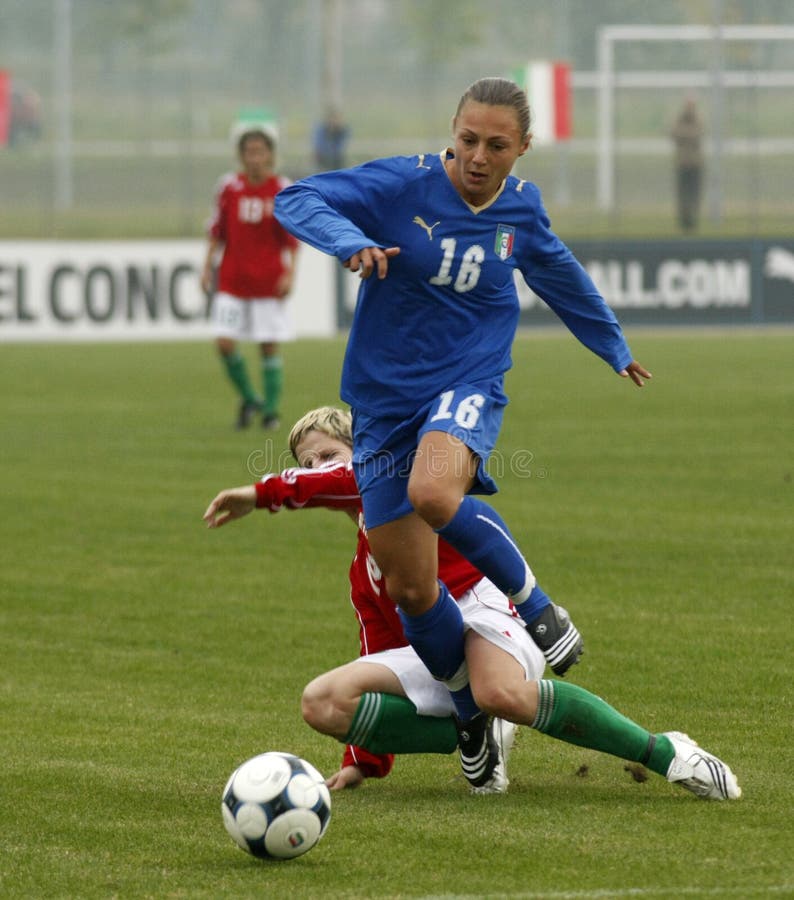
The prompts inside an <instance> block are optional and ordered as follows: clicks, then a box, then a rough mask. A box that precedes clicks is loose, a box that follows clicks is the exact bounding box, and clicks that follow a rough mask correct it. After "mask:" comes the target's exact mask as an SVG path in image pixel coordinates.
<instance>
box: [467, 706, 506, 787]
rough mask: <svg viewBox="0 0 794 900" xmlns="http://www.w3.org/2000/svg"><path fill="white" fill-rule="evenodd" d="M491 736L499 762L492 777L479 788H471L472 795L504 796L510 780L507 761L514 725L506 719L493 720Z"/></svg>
mask: <svg viewBox="0 0 794 900" xmlns="http://www.w3.org/2000/svg"><path fill="white" fill-rule="evenodd" d="M492 731H493V736H494V739H495V741H496V746H497V748H498V750H499V762H497V764H496V768H495V769H494V772H493V775H492V776H491V777H490V779H489V780H488V781H486V782H485V784H483V785H481V786H480V787H473V786H472V787H471V788H469V790H470V791H471V793H472V794H504V793H506V791H507V786H508V785H509V784H510V780H509V779H508V777H507V760H508V759H509V757H510V751H511V750H512V749H513V740H514V739H515V736H516V725H514V724H513V722H508V721H507V719H494V720H493V725H492Z"/></svg>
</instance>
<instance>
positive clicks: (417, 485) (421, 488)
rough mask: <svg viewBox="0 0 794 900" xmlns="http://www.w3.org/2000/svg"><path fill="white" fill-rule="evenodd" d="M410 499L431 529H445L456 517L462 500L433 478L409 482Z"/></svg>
mask: <svg viewBox="0 0 794 900" xmlns="http://www.w3.org/2000/svg"><path fill="white" fill-rule="evenodd" d="M408 499H409V500H410V501H411V506H413V508H414V510H415V512H416V513H417V515H419V516H420V517H421V518H422V519H424V520H425V522H427V524H428V525H429V526H430V527H431V528H435V529H438V528H443V527H444V526H445V525H446V524H447V523H448V522H449V521H450V519H451V518H452V517H453V516H454V515H455V513H456V511H457V508H458V505H459V503H460V498H459V497H458V496H457V494H454V493H452V492H451V491H450V490H449V489H448V488H447V487H445V486H444V484H443V483H442V482H441V481H440V480H438V479H437V480H433V479H432V478H431V477H427V476H425V477H423V478H418V479H415V480H414V479H411V480H410V481H409V482H408Z"/></svg>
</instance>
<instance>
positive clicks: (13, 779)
mask: <svg viewBox="0 0 794 900" xmlns="http://www.w3.org/2000/svg"><path fill="white" fill-rule="evenodd" d="M629 338H630V341H631V344H632V348H633V350H634V352H635V354H636V356H637V357H638V358H639V359H640V360H642V362H643V363H645V364H646V365H647V366H648V367H649V368H650V369H651V370H652V371H653V372H654V375H655V378H654V380H653V382H652V383H651V384H650V385H649V387H648V388H647V389H645V390H642V391H639V390H636V389H635V388H633V387H632V386H631V385H630V384H628V383H627V382H624V381H622V380H620V379H618V378H617V377H616V376H614V375H613V374H611V373H610V371H609V369H608V368H607V367H605V366H604V365H603V364H602V363H600V362H599V361H598V360H597V359H596V358H595V357H592V356H591V355H590V354H588V353H587V352H586V351H585V350H583V349H582V348H581V347H579V346H577V345H576V344H575V342H574V340H573V339H572V338H570V337H569V336H567V335H563V334H558V333H548V334H544V335H540V336H526V337H524V336H522V337H520V338H519V339H518V341H517V343H516V348H515V359H516V365H515V369H514V370H513V372H512V373H511V375H510V377H509V384H508V390H509V393H510V395H511V398H512V403H511V405H510V407H509V408H508V411H507V415H506V420H505V427H504V429H503V433H502V437H501V441H500V444H499V448H498V454H497V455H496V458H495V463H496V464H497V468H496V469H495V470H493V471H495V474H496V475H497V477H498V480H499V482H500V485H501V488H502V490H501V492H500V493H499V494H498V495H497V497H496V498H495V500H494V503H495V505H496V506H497V507H498V508H499V509H500V511H501V512H502V513H503V514H504V515H505V517H506V518H507V521H508V522H509V523H510V524H511V527H512V529H513V531H514V533H515V534H516V536H517V537H518V538H519V539H520V542H521V543H522V545H523V547H524V548H525V550H526V552H527V555H528V556H529V558H530V561H531V562H532V564H533V568H534V569H535V571H536V573H537V574H538V576H539V579H540V581H541V584H543V585H544V587H545V588H546V590H547V591H548V592H549V593H550V594H551V595H552V596H554V597H555V598H556V599H557V600H558V601H559V602H562V603H564V604H565V605H567V606H568V607H569V608H570V609H571V611H572V612H573V613H574V615H575V619H576V622H577V624H578V626H579V628H580V630H581V631H582V633H583V634H584V636H585V643H586V655H585V657H584V660H583V663H582V664H581V665H580V666H578V667H577V668H576V669H575V670H574V671H573V673H572V674H571V676H570V677H571V680H573V681H575V682H576V683H578V684H581V685H583V686H584V687H587V688H588V689H590V690H592V691H594V692H595V693H598V694H600V695H601V696H603V697H604V698H606V699H607V700H609V701H610V702H611V703H612V704H613V705H614V706H616V707H617V708H618V709H620V710H621V711H622V712H624V713H626V714H627V715H629V716H631V717H632V718H634V719H636V720H638V721H639V722H641V723H642V724H644V725H645V726H647V727H649V728H651V729H652V730H669V729H679V730H685V731H688V732H689V733H690V734H691V735H692V736H693V737H695V738H697V739H699V740H700V741H701V742H702V743H703V745H704V746H705V747H707V748H708V749H711V750H713V751H714V752H715V753H717V754H718V755H720V756H722V757H723V758H725V759H726V761H728V762H729V763H730V764H731V766H732V767H733V768H734V770H735V772H736V773H737V775H738V777H739V781H740V783H741V784H742V787H743V789H744V797H743V799H742V800H741V801H739V802H737V803H731V804H726V803H722V804H718V803H713V804H710V803H704V802H700V801H697V800H696V799H695V798H694V797H693V796H692V795H690V794H688V793H686V792H685V791H682V790H680V789H677V788H675V787H673V786H672V785H669V784H667V783H666V782H665V781H664V780H662V779H660V778H657V777H656V776H653V775H651V776H650V778H649V780H648V781H646V782H644V783H637V782H635V781H634V780H633V778H632V777H631V775H630V773H628V772H627V771H626V770H625V769H624V763H623V762H622V761H620V760H618V759H615V758H612V757H607V756H601V755H598V754H596V753H593V752H591V751H585V750H581V749H578V748H576V747H573V746H570V745H566V744H561V743H558V742H555V741H552V740H551V739H548V738H546V737H543V736H541V735H539V734H537V733H534V732H531V731H530V730H529V729H526V728H524V729H521V731H520V732H519V735H518V738H517V742H516V747H515V750H514V753H513V757H512V759H511V782H512V783H511V787H510V792H509V793H508V794H507V795H506V796H491V797H472V796H470V795H469V794H468V793H467V790H466V786H465V783H464V782H463V781H462V778H461V776H460V775H459V774H458V763H457V759H456V756H455V755H451V756H448V757H446V756H434V757H430V756H425V757H412V758H408V757H405V758H402V759H399V760H398V761H397V765H396V767H395V771H394V772H393V774H392V775H391V776H390V777H389V778H388V779H386V780H385V781H383V782H369V783H367V784H366V785H365V786H364V787H363V788H362V789H360V790H358V791H353V792H349V793H344V794H342V795H339V794H335V795H334V797H333V801H334V805H333V815H332V821H331V824H330V827H329V830H328V833H327V835H326V837H325V838H324V840H323V842H322V843H321V844H320V845H319V846H318V847H317V848H316V849H315V850H313V851H312V852H310V853H309V854H308V855H307V856H305V857H302V858H300V859H298V860H295V861H293V862H288V863H280V864H267V863H263V862H260V861H258V860H255V859H254V858H252V857H249V856H247V855H246V854H244V853H242V852H240V850H238V849H237V848H236V847H235V845H234V844H233V843H232V841H231V840H230V838H229V837H228V835H227V834H226V832H225V830H224V828H223V825H222V822H221V815H220V794H221V790H222V788H223V785H224V783H225V781H226V778H227V776H228V774H229V773H230V772H231V771H232V769H233V768H234V767H235V766H236V765H238V764H239V763H240V762H241V761H243V760H244V759H246V758H248V757H249V756H252V755H254V754H256V753H258V752H261V751H264V750H268V749H281V750H289V751H292V752H294V753H297V754H300V755H303V756H305V757H307V758H308V759H309V760H311V761H312V762H313V763H314V764H315V765H317V766H318V767H319V768H320V769H321V771H323V772H324V773H326V774H330V772H332V771H333V770H334V768H335V767H336V766H337V764H338V761H339V757H340V749H341V748H340V746H339V745H337V744H335V743H334V742H333V741H331V740H329V739H326V738H323V737H321V736H320V735H316V734H314V733H313V732H312V731H311V730H310V729H309V728H308V727H307V726H305V725H304V724H303V722H302V720H301V717H300V710H299V697H300V692H301V689H302V687H303V685H304V684H305V683H306V682H307V681H308V680H309V679H310V677H312V676H313V675H315V674H317V673H319V672H320V671H323V670H325V669H326V668H329V667H331V666H334V665H337V664H340V663H342V662H344V661H347V660H348V659H349V658H351V657H352V656H354V655H355V653H356V652H357V629H356V623H355V620H354V617H353V613H352V610H351V609H350V607H349V603H348V600H347V578H346V573H347V566H348V564H349V560H350V557H351V555H352V552H353V547H354V532H353V529H352V527H351V525H350V523H349V521H348V520H347V519H346V517H344V516H341V515H340V514H334V513H330V512H326V511H320V510H317V511H307V512H303V513H282V514H280V515H279V516H276V517H271V516H270V515H268V514H267V513H264V512H261V513H256V514H255V515H253V516H251V517H249V518H248V519H247V520H245V521H243V522H240V523H235V524H233V525H231V526H229V527H228V528H224V529H222V530H221V531H208V530H207V529H206V528H205V526H204V524H203V522H202V520H201V516H202V513H203V511H204V509H205V507H206V505H207V503H208V502H209V500H210V499H211V498H212V497H213V496H214V495H215V493H216V492H217V491H218V490H220V489H221V488H223V487H229V486H233V485H237V484H244V483H248V482H250V481H252V480H254V479H255V477H258V475H259V474H261V473H262V472H263V471H265V470H268V469H271V468H277V467H280V466H282V465H283V464H285V462H286V457H285V456H284V455H283V445H284V442H285V438H286V432H287V427H286V423H287V422H288V421H291V420H292V419H294V418H295V417H297V415H298V414H300V413H302V412H303V411H304V410H305V409H306V408H308V407H309V406H313V405H317V404H320V403H327V402H335V400H336V389H337V375H338V369H339V363H340V360H341V355H342V350H343V342H342V341H341V340H336V341H301V342H298V343H296V344H294V345H290V346H289V347H287V348H286V353H285V358H286V365H287V403H286V408H285V410H284V413H285V416H284V418H285V426H284V427H283V428H282V431H281V432H279V433H277V434H275V435H274V436H272V435H267V434H265V433H263V432H261V431H258V430H251V431H249V432H246V433H237V432H235V431H233V430H232V429H231V427H230V426H231V422H232V420H233V417H234V406H235V404H234V400H233V397H232V394H231V389H230V388H228V387H227V385H226V384H225V383H224V381H223V378H222V375H221V371H220V367H219V365H218V363H217V361H216V360H215V358H214V353H213V350H212V348H211V347H210V346H209V345H204V344H178V345H157V344H154V345H127V344H120V345H71V346H70V345H40V346H31V345H25V346H21V345H4V346H3V347H2V348H0V374H2V391H1V392H0V434H1V439H0V448H1V449H0V453H1V454H2V467H0V481H1V483H2V491H1V492H0V495H1V496H2V509H3V528H2V541H0V598H1V601H0V691H1V692H0V758H1V759H2V762H0V779H1V780H0V834H1V835H2V838H1V839H0V896H2V897H4V898H6V897H7V898H38V897H41V898H44V897H46V898H54V897H55V898H59V897H64V898H66V897H70V898H71V897H74V898H106V897H108V898H109V897H118V898H138V897H152V898H161V897H170V898H220V897H229V898H243V897H246V898H247V897H252V898H253V897H257V898H261V897H267V898H286V897H289V898H294V900H298V898H301V900H302V898H318V897H322V898H325V897H328V898H419V897H423V898H431V897H432V898H442V897H443V898H453V897H455V898H466V897H469V898H471V897H492V898H503V897H512V898H552V900H567V898H572V900H590V898H622V897H626V898H679V897H695V898H697V897H736V898H755V897H767V896H775V897H783V896H794V837H792V835H793V834H794V832H793V831H792V818H791V817H792V808H794V797H793V796H792V779H793V778H794V769H793V768H792V755H791V749H790V748H791V735H792V723H793V722H794V700H793V691H792V686H791V681H792V641H791V601H792V594H793V592H794V577H793V576H792V572H793V571H794V570H793V567H792V547H794V458H792V442H793V439H794V334H793V333H791V332H780V333H772V332H760V331H758V332H749V331H747V332H729V331H723V332H718V333H713V334H708V333H705V332H701V333H689V332H673V333H670V332H667V333H663V334H662V333H656V334H654V333H650V332H642V333H639V334H637V335H631V334H629ZM499 466H501V469H502V471H499Z"/></svg>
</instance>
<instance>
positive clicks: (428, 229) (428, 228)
mask: <svg viewBox="0 0 794 900" xmlns="http://www.w3.org/2000/svg"><path fill="white" fill-rule="evenodd" d="M440 224H441V222H434V223H433V224H432V225H428V224H427V222H425V220H424V219H423V218H422V217H421V216H414V225H418V226H419V227H420V228H424V230H425V231H426V232H427V236H428V238H430V240H431V241H432V240H433V229H434V228H435V227H436V225H440Z"/></svg>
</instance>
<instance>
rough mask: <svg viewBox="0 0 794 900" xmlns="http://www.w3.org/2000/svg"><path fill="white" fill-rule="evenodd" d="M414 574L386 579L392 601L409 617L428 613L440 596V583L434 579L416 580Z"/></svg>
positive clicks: (398, 575) (392, 576)
mask: <svg viewBox="0 0 794 900" xmlns="http://www.w3.org/2000/svg"><path fill="white" fill-rule="evenodd" d="M411 574H412V573H405V574H402V573H400V574H396V573H395V574H394V575H391V576H387V577H386V590H387V592H388V594H389V596H390V597H391V599H392V600H393V601H394V602H395V603H396V604H397V606H399V607H400V609H401V610H403V611H404V612H406V613H407V614H408V615H409V616H418V615H421V614H422V613H423V612H427V610H428V609H430V607H431V606H432V605H433V603H434V602H435V600H436V597H437V596H438V582H437V581H436V579H435V578H433V579H421V580H419V579H415V578H413V577H411Z"/></svg>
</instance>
